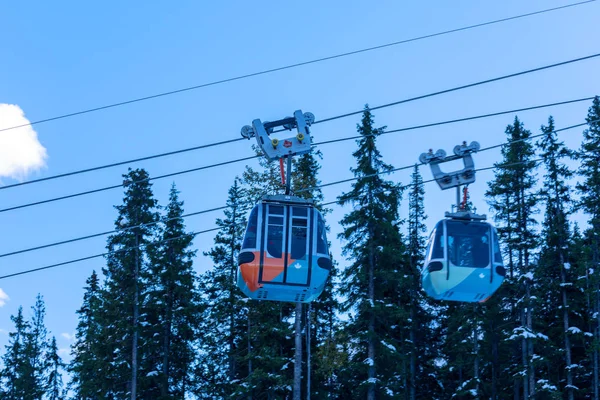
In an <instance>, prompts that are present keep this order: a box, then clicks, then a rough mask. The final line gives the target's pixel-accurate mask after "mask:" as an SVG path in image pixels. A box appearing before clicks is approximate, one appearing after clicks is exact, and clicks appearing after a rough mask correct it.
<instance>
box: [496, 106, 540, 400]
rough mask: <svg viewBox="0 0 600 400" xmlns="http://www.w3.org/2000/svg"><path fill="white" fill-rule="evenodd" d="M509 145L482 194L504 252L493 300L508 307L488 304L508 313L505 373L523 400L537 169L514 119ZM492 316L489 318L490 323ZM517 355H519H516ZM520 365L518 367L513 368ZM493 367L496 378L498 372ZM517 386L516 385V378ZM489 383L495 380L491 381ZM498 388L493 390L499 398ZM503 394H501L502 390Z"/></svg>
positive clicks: (527, 381) (530, 363)
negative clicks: (509, 350)
mask: <svg viewBox="0 0 600 400" xmlns="http://www.w3.org/2000/svg"><path fill="white" fill-rule="evenodd" d="M506 134H507V136H508V140H509V141H508V143H507V145H506V146H504V147H503V148H502V156H503V161H502V162H501V163H499V164H498V163H497V164H496V165H495V167H496V172H495V175H496V176H495V179H494V180H493V181H492V182H490V183H489V190H488V192H487V193H486V196H487V197H488V199H489V200H488V202H489V204H490V206H491V208H492V209H493V210H494V211H495V212H496V213H495V220H496V222H497V223H498V233H499V235H500V239H501V241H502V243H503V244H504V246H505V248H506V259H507V260H508V272H509V273H508V276H507V279H506V283H505V284H504V285H503V287H501V289H500V290H499V291H498V292H497V294H496V295H495V297H496V298H500V299H501V300H500V301H501V302H502V303H504V304H506V305H507V306H506V307H504V306H500V307H496V305H495V301H497V300H495V299H494V302H492V303H491V304H490V306H491V307H490V308H491V309H492V310H497V311H500V310H502V309H506V308H509V309H510V310H511V316H510V317H509V318H510V320H511V321H514V323H515V325H514V330H513V332H511V333H510V336H509V340H512V341H513V343H514V345H513V361H512V365H511V367H510V371H511V373H512V374H514V375H513V376H515V377H516V378H515V380H514V382H513V385H514V394H515V398H519V396H520V394H519V393H522V394H523V398H525V399H527V398H529V396H530V395H533V394H534V393H535V373H534V372H535V365H534V359H535V358H534V354H533V344H534V338H535V337H536V336H535V333H534V332H533V307H534V302H533V299H532V297H531V296H532V293H531V289H532V284H531V283H532V279H533V265H532V261H533V260H532V258H533V254H532V253H533V252H534V250H535V249H536V247H537V237H536V233H535V230H534V227H535V224H536V221H535V219H534V215H535V213H536V211H537V210H536V208H535V206H536V198H535V197H534V196H533V192H532V190H533V186H534V184H535V176H534V170H535V166H536V163H535V161H534V160H533V156H534V150H533V146H532V144H531V141H530V139H529V138H530V136H531V132H530V131H529V130H527V129H525V128H524V126H523V124H522V123H521V121H519V119H518V118H517V117H515V120H514V123H513V124H512V125H508V126H507V128H506ZM492 316H493V317H492ZM490 317H492V318H494V319H498V317H499V315H498V314H497V313H496V312H492V313H491V314H490V316H489V317H488V318H487V319H486V323H485V325H486V326H488V325H489V324H492V326H494V325H495V324H494V322H493V321H491V318H490ZM496 329H497V330H496V331H493V332H490V335H491V336H492V337H494V338H495V340H496V342H495V343H493V347H494V350H496V349H498V347H499V346H500V344H499V343H498V342H497V341H498V340H500V338H501V337H502V336H503V335H504V334H505V333H503V332H502V331H501V330H500V329H499V327H498V326H497V325H496ZM519 350H520V352H519ZM519 353H520V354H519ZM519 364H521V367H519V366H518V365H519ZM497 367H498V365H495V366H494V371H495V373H498V372H499V371H500V369H499V368H497ZM518 377H522V380H521V381H520V382H519V378H518ZM493 379H496V377H494V378H493ZM498 390H499V389H498V388H497V387H494V388H492V391H493V392H494V393H498ZM504 390H506V389H504Z"/></svg>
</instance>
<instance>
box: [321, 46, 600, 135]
mask: <svg viewBox="0 0 600 400" xmlns="http://www.w3.org/2000/svg"><path fill="white" fill-rule="evenodd" d="M599 56H600V53H596V54H592V55H589V56H585V57H580V58H575V59H572V60H568V61H563V62H559V63H556V64H550V65H546V66H543V67H538V68H533V69H528V70H526V71H521V72H516V73H514V74H509V75H504V76H500V77H497V78H492V79H486V80H484V81H479V82H475V83H469V84H467V85H462V86H457V87H453V88H450V89H445V90H440V91H438V92H433V93H428V94H424V95H421V96H416V97H411V98H408V99H405V100H400V101H395V102H393V103H387V104H383V105H381V106H376V107H370V108H369V110H370V111H374V110H379V109H381V108H385V107H391V106H396V105H399V104H404V103H408V102H411V101H415V100H421V99H425V98H428V97H433V96H439V95H440V94H446V93H450V92H456V91H458V90H463V89H467V88H472V87H475V86H480V85H485V84H487V83H492V82H498V81H501V80H504V79H509V78H514V77H516V76H521V75H526V74H531V73H533V72H539V71H543V70H545V69H549V68H555V67H560V66H562V65H567V64H571V63H575V62H579V61H584V60H589V59H592V58H595V57H599ZM363 112H364V110H360V111H354V112H351V113H347V114H342V115H338V116H335V117H330V118H326V119H322V120H320V121H315V122H314V124H319V123H322V122H329V121H333V120H336V119H340V118H346V117H350V116H352V115H356V114H361V113H363Z"/></svg>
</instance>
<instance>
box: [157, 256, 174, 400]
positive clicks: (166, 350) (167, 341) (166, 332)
mask: <svg viewBox="0 0 600 400" xmlns="http://www.w3.org/2000/svg"><path fill="white" fill-rule="evenodd" d="M168 251H169V262H170V263H171V266H173V265H174V259H173V248H172V247H169V249H168ZM166 285H167V310H166V311H167V312H166V316H165V317H166V320H165V325H164V328H163V349H162V351H163V371H162V385H161V388H160V394H161V396H162V397H164V398H167V396H168V395H169V369H170V365H169V364H170V355H171V329H172V325H173V287H172V286H173V282H172V281H171V279H170V278H169V279H168V282H166Z"/></svg>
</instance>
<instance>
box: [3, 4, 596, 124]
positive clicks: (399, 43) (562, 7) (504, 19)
mask: <svg viewBox="0 0 600 400" xmlns="http://www.w3.org/2000/svg"><path fill="white" fill-rule="evenodd" d="M595 1H596V0H588V1H581V2H578V3H572V4H567V5H564V6H559V7H553V8H547V9H543V10H539V11H534V12H530V13H527V14H520V15H515V16H512V17H507V18H501V19H496V20H492V21H487V22H482V23H478V24H475V25H467V26H464V27H461V28H455V29H450V30H446V31H440V32H436V33H431V34H428V35H423V36H417V37H413V38H410V39H404V40H400V41H396V42H391V43H386V44H382V45H378V46H373V47H367V48H364V49H359V50H354V51H350V52H346V53H340V54H336V55H332V56H327V57H322V58H316V59H313V60H309V61H303V62H299V63H295V64H289V65H285V66H282V67H277V68H272V69H267V70H263V71H259V72H253V73H249V74H244V75H239V76H236V77H231V78H226V79H221V80H218V81H212V82H208V83H203V84H200V85H195V86H189V87H185V88H182V89H177V90H172V91H168V92H162V93H157V94H154V95H150V96H145V97H139V98H136V99H131V100H126V101H121V102H118V103H112V104H107V105H104V106H100V107H95V108H89V109H86V110H81V111H76V112H72V113H69V114H63V115H58V116H56V117H51V118H46V119H41V120H37V121H34V122H30V123H28V124H22V125H15V126H11V127H8V128H3V129H0V132H3V131H8V130H11V129H17V128H22V127H25V126H33V125H39V124H42V123H45V122H50V121H56V120H59V119H64V118H69V117H74V116H76V115H82V114H89V113H92V112H96V111H101V110H106V109H109V108H114V107H120V106H124V105H127V104H132V103H139V102H142V101H146V100H151V99H156V98H159V97H164V96H170V95H173V94H177V93H182V92H188V91H191V90H197V89H201V88H205V87H209V86H215V85H220V84H223V83H227V82H233V81H237V80H242V79H247V78H251V77H255V76H260V75H266V74H270V73H273V72H277V71H283V70H287V69H292V68H297V67H301V66H304V65H310V64H316V63H319V62H323V61H328V60H333V59H336V58H342V57H347V56H351V55H355V54H360V53H366V52H369V51H373V50H379V49H383V48H386V47H392V46H397V45H401V44H406V43H410V42H416V41H419V40H424V39H429V38H433V37H436V36H442V35H447V34H450V33H456V32H461V31H466V30H470V29H475V28H480V27H483V26H488V25H494V24H498V23H501V22H507V21H512V20H515V19H520V18H526V17H530V16H534V15H539V14H544V13H548V12H552V11H557V10H562V9H565V8H570V7H576V6H580V5H584V4H588V3H594V2H595Z"/></svg>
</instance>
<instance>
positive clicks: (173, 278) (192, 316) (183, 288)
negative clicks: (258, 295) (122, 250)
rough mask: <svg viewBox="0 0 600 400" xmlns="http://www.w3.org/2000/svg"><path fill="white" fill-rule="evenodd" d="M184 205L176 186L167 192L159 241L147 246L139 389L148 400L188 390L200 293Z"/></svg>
mask: <svg viewBox="0 0 600 400" xmlns="http://www.w3.org/2000/svg"><path fill="white" fill-rule="evenodd" d="M183 212H184V210H183V202H182V201H180V200H179V192H178V191H177V189H176V188H175V185H173V186H172V187H171V190H170V193H169V203H168V205H167V206H166V214H165V216H164V220H165V222H164V224H163V227H162V228H161V229H160V235H159V243H158V244H153V245H149V246H148V248H147V251H148V255H149V261H150V263H149V267H148V269H147V270H146V271H145V272H143V274H142V278H143V281H144V282H145V285H146V289H145V290H144V292H143V297H144V299H145V303H144V306H143V308H142V311H143V314H142V315H143V317H142V318H140V325H141V326H142V329H141V330H140V338H141V343H142V345H143V346H144V348H145V358H144V361H143V362H142V363H141V364H140V387H141V388H142V389H143V393H144V395H145V396H147V397H150V398H153V399H171V398H184V397H185V396H186V394H187V392H188V391H189V390H190V389H191V374H192V369H191V366H192V365H193V364H194V363H195V359H196V353H195V349H194V348H193V346H194V344H195V342H196V338H197V336H198V329H197V327H198V325H199V323H200V321H199V318H200V313H199V312H200V310H199V302H200V294H199V292H198V288H197V286H196V276H195V273H194V270H193V265H192V264H193V261H192V260H193V257H194V256H195V251H192V250H191V249H190V247H191V245H192V239H193V236H191V235H189V234H188V233H186V231H185V225H184V222H183V218H182V215H183Z"/></svg>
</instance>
